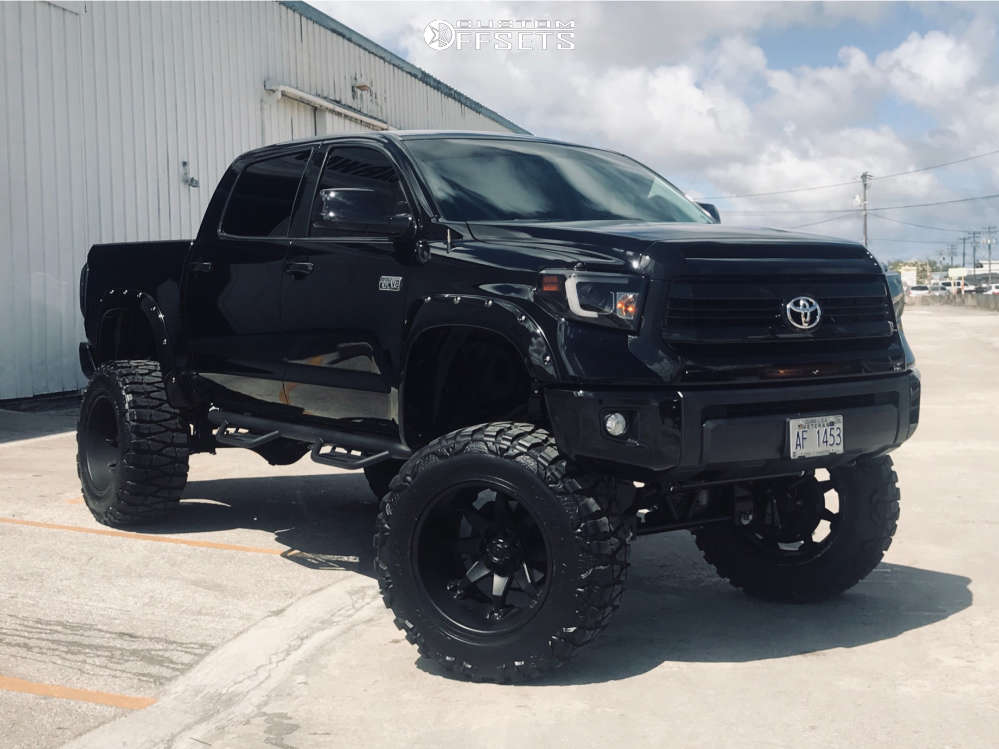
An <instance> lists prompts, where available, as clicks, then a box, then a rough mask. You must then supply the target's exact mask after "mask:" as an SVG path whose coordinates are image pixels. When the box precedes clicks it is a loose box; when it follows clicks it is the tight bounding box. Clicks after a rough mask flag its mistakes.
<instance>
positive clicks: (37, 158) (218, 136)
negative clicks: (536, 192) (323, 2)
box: [0, 2, 506, 399]
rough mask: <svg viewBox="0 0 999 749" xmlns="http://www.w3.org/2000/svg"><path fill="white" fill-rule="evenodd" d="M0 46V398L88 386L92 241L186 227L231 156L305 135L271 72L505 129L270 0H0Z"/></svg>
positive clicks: (423, 117) (404, 113)
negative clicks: (81, 284)
mask: <svg viewBox="0 0 999 749" xmlns="http://www.w3.org/2000/svg"><path fill="white" fill-rule="evenodd" d="M0 42H2V44H3V53H2V57H0V89H2V92H3V94H2V96H3V112H2V115H0V168H2V171H0V258H2V259H3V261H4V262H3V263H2V265H0V399H4V398H15V397H22V396H28V395H34V394H38V393H49V392H58V391H63V390H70V389H73V388H75V387H79V386H80V385H81V384H83V381H84V380H83V378H82V375H80V373H79V366H78V363H77V354H76V349H77V344H78V342H79V341H80V340H81V337H82V325H81V322H80V313H79V309H78V302H77V283H78V274H79V270H80V266H81V264H82V262H83V260H84V257H85V254H86V251H87V249H88V248H89V247H90V245H91V244H94V243H98V242H131V241H140V240H148V239H177V238H187V237H191V236H193V235H194V233H195V231H196V229H197V226H198V223H199V221H200V218H201V214H202V211H203V209H204V208H205V206H206V205H207V203H208V200H209V199H210V197H211V193H212V190H213V188H214V186H215V183H216V181H217V180H218V178H219V177H220V176H221V174H222V172H223V171H224V170H225V168H226V167H227V166H228V164H229V162H230V161H231V160H232V159H233V158H234V157H235V156H236V155H238V154H239V153H241V152H243V151H246V150H248V149H250V148H255V147H257V146H260V145H264V144H265V143H269V142H275V141H280V140H286V139H288V138H291V137H301V136H302V135H304V134H308V133H310V132H312V131H311V130H310V129H309V128H313V129H314V128H315V126H316V125H315V123H316V118H315V117H314V116H313V114H312V112H311V111H310V110H311V108H310V107H308V106H307V105H303V104H300V103H298V102H295V101H291V100H289V99H287V98H280V99H278V98H276V97H274V96H273V95H272V94H269V93H267V92H266V91H265V90H264V82H265V81H272V82H275V83H278V84H285V85H288V86H293V87H295V88H298V89H301V90H304V91H306V92H308V93H311V94H316V95H320V96H323V97H327V98H332V99H335V100H338V101H340V102H342V103H344V104H347V105H349V106H351V107H353V108H355V109H358V110H360V111H362V112H364V113H366V114H369V115H371V116H373V117H376V118H379V119H382V120H384V121H386V122H388V123H389V124H390V125H391V126H392V127H396V128H461V129H472V130H504V129H506V128H504V126H503V124H501V123H500V122H498V121H497V120H494V119H492V118H490V117H488V116H486V115H485V114H483V113H480V112H477V111H474V110H473V109H471V108H469V107H466V106H464V105H463V104H462V103H460V102H459V101H457V100H456V99H455V98H453V97H451V96H448V95H447V94H446V93H445V92H443V91H441V90H439V89H438V88H437V87H434V86H431V85H426V84H425V83H423V82H421V81H419V80H417V79H416V78H415V77H414V76H413V75H410V74H409V73H407V72H406V71H404V70H402V69H400V68H399V67H397V66H395V65H393V64H392V63H391V62H389V61H387V60H385V59H383V58H382V57H380V56H378V55H376V54H373V53H372V52H369V51H367V50H365V49H362V48H361V47H360V46H358V45H356V44H354V43H352V42H351V41H349V40H348V39H346V38H344V37H343V36H341V35H338V34H335V33H332V32H331V31H329V30H328V29H326V28H324V27H322V26H320V25H318V24H317V23H314V22H313V21H312V20H309V19H307V18H305V17H303V16H302V15H301V14H300V13H298V12H296V11H295V10H293V9H290V8H288V7H284V6H282V5H278V4H276V3H253V2H251V3H243V2H232V3H228V2H225V3H223V2H219V3H179V2H178V3H144V2H143V3H138V2H137V3H131V2H122V3H79V2H77V3H74V2H62V3H58V4H56V3H46V2H36V3H0ZM357 83H364V84H367V85H368V86H370V89H371V90H370V92H363V91H358V90H357V89H356V88H354V84H357ZM324 122H328V123H329V125H328V126H327V127H326V128H325V129H328V130H330V131H336V132H342V131H345V130H349V129H352V128H356V129H360V126H359V125H355V124H354V123H353V122H352V121H350V120H345V119H342V118H339V117H332V118H330V119H328V120H324ZM300 130H301V132H300ZM182 161H187V162H189V163H190V169H191V175H192V176H195V177H197V178H198V180H199V181H200V183H201V187H200V188H198V189H192V188H190V187H188V186H187V185H185V184H184V183H183V182H182V180H181V176H182V172H181V162H182Z"/></svg>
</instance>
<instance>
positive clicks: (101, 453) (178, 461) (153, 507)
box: [76, 360, 188, 526]
mask: <svg viewBox="0 0 999 749" xmlns="http://www.w3.org/2000/svg"><path fill="white" fill-rule="evenodd" d="M76 442H77V457H76V466H77V472H78V474H79V476H80V483H81V484H82V486H83V499H84V501H85V502H86V504H87V507H88V508H89V509H90V512H92V513H93V515H94V517H95V518H97V520H98V521H99V522H101V523H103V524H105V525H112V526H121V525H135V524H139V523H148V522H152V521H155V520H159V519H160V518H162V517H163V516H164V515H166V514H167V512H168V511H169V510H170V509H172V508H173V507H174V506H176V504H177V503H178V500H179V499H180V493H181V491H182V490H183V489H184V484H185V483H187V457H188V430H187V425H186V424H185V423H184V421H183V419H182V418H181V416H180V414H178V413H177V410H176V409H175V408H173V406H171V405H170V403H169V402H168V401H167V397H166V392H165V390H164V388H163V376H162V374H161V373H160V367H159V365H158V364H157V363H156V362H151V361H138V360H136V361H113V362H108V363H107V364H104V365H102V366H101V367H100V368H99V369H98V370H97V371H96V372H95V373H94V376H93V378H92V379H91V380H90V384H89V385H87V389H86V391H85V392H84V395H83V402H82V404H81V405H80V420H79V423H78V425H77V430H76Z"/></svg>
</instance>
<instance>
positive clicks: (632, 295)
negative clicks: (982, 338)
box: [78, 132, 920, 681]
mask: <svg viewBox="0 0 999 749" xmlns="http://www.w3.org/2000/svg"><path fill="white" fill-rule="evenodd" d="M80 298H81V307H82V311H83V316H84V319H85V323H86V334H87V341H86V342H84V343H82V344H81V346H80V356H81V363H82V366H83V369H84V371H85V372H86V373H87V375H88V376H89V377H90V383H89V385H88V386H87V389H86V393H85V395H84V399H83V404H82V408H81V413H80V421H79V428H78V444H79V455H78V467H79V474H80V479H81V481H82V484H83V495H84V498H85V499H86V503H87V506H88V507H89V508H90V510H91V511H92V512H93V514H94V516H95V517H96V518H97V519H98V520H99V521H101V522H102V523H106V524H109V525H130V524H142V523H148V522H151V521H153V520H156V519H159V518H161V517H162V516H164V515H165V514H166V513H167V512H169V511H170V510H171V508H172V507H174V506H176V504H177V502H178V500H179V498H180V495H181V492H182V490H183V488H184V484H185V481H186V479H187V471H188V456H189V455H190V454H192V453H195V452H204V451H207V452H214V451H215V449H216V448H218V447H245V448H249V449H251V450H254V451H255V452H257V453H259V454H260V455H261V456H263V457H264V458H265V459H266V460H268V461H269V462H270V463H273V464H287V463H291V462H294V461H296V460H298V459H299V458H301V457H302V456H304V455H305V454H306V453H311V457H312V459H313V460H316V461H319V462H320V463H325V464H328V465H332V466H338V467H341V468H347V469H363V470H364V472H365V474H366V475H367V477H368V480H369V482H370V484H371V487H372V489H373V490H374V492H375V493H376V494H377V495H378V496H379V497H380V498H381V504H380V507H379V513H378V519H377V524H376V528H375V529H374V533H375V549H376V561H375V567H376V572H377V576H378V580H379V583H380V586H381V590H382V594H383V596H384V599H385V603H386V604H387V605H388V606H389V607H390V608H391V609H392V610H393V612H394V613H395V617H396V619H395V621H396V624H397V625H398V626H399V627H400V629H402V630H403V631H404V632H405V634H406V636H407V637H408V638H409V640H410V641H412V642H413V643H415V644H416V645H418V646H419V648H420V651H421V652H422V653H423V654H424V655H426V656H427V657H429V658H432V659H434V660H436V661H438V662H439V663H441V664H443V666H444V667H445V668H447V669H449V670H451V671H453V672H455V673H457V674H460V675H463V676H465V677H467V678H471V679H482V680H496V681H515V680H523V679H528V678H533V677H535V676H537V675H539V674H541V673H543V672H545V671H548V670H549V669H551V668H554V667H556V666H559V665H560V664H561V663H563V662H564V661H565V660H566V659H568V658H569V657H570V656H571V655H572V654H573V653H574V652H575V651H576V650H577V649H578V648H579V647H581V646H583V645H586V644H587V643H589V642H590V641H591V640H593V638H594V637H596V635H597V634H598V633H599V632H600V631H601V630H602V629H603V628H604V627H605V625H606V624H607V622H608V619H609V618H610V615H611V613H612V612H613V611H614V610H615V609H616V608H617V607H618V603H619V601H620V599H621V592H622V589H623V585H624V581H625V575H626V572H627V568H628V552H629V543H630V541H631V538H632V537H633V536H634V534H635V533H638V534H641V533H654V532H660V531H669V530H676V529H689V530H691V531H693V533H694V535H695V537H696V540H697V545H698V546H699V547H700V548H701V550H702V551H703V553H704V555H705V557H706V558H707V560H708V561H709V562H710V563H711V564H713V565H714V566H715V568H716V569H717V570H718V572H719V573H720V574H721V575H722V576H724V577H725V578H727V579H728V580H729V581H731V583H732V584H733V585H735V586H737V587H739V588H742V589H744V590H745V591H746V592H748V593H750V594H753V595H756V596H762V597H765V598H769V599H774V600H780V601H813V600H819V599H823V598H826V597H828V596H832V595H835V594H837V593H840V592H842V591H844V590H846V589H847V588H850V587H851V586H852V585H854V584H855V583H857V582H858V581H859V580H861V579H862V578H863V577H864V576H865V575H867V574H868V573H869V572H870V571H871V570H872V569H873V568H874V567H875V566H876V565H877V564H878V562H879V561H880V560H881V558H882V555H883V553H884V551H885V550H886V549H887V548H888V545H889V544H890V543H891V539H892V535H893V534H894V532H895V528H896V521H897V519H898V502H899V493H898V489H897V488H896V476H895V473H894V472H893V470H892V463H891V459H890V458H889V457H888V456H887V453H888V452H890V451H891V450H892V449H894V448H895V447H898V446H899V445H900V444H902V442H904V441H905V440H906V439H908V438H909V437H910V436H911V435H912V433H913V431H914V430H915V428H916V424H917V422H918V419H919V392H920V390H919V377H918V374H917V372H916V370H914V369H913V363H914V362H913V356H912V353H911V351H910V349H909V347H908V345H907V343H906V341H905V337H904V336H903V333H902V329H901V327H900V325H899V321H898V319H897V315H896V313H895V311H894V310H893V307H892V299H891V296H890V294H889V291H888V287H887V285H886V280H885V275H884V273H883V272H882V270H881V268H880V267H879V266H878V264H877V262H875V260H874V258H873V257H872V256H871V255H870V254H869V253H868V251H867V250H866V249H865V248H864V247H863V246H862V245H859V244H856V243H853V242H848V241H843V240H834V239H828V238H823V237H818V236H814V235H803V234H792V233H788V232H785V231H778V230H772V229H745V228H732V227H723V226H721V225H719V223H718V216H717V211H716V210H715V209H714V207H713V206H709V205H698V204H695V203H692V202H691V201H690V200H688V199H687V198H686V197H684V195H683V193H681V192H680V191H679V190H677V189H676V188H675V187H673V185H671V184H670V183H669V182H668V181H666V180H665V179H663V178H662V177H660V176H658V175H657V174H655V173H653V172H652V171H650V170H649V169H647V168H646V167H644V166H642V165H641V164H638V163H636V162H635V161H633V160H631V159H629V158H627V157H625V156H622V155H620V154H616V153H611V152H608V151H604V150H598V149H593V148H584V147H580V146H575V145H569V144H564V143H558V142H554V141H549V140H544V139H540V138H532V137H521V136H500V135H494V134H481V133H479V134H476V133H446V132H435V133H426V132H421V133H406V132H386V133H373V134H365V135H357V136H350V137H339V138H321V139H314V140H306V141H298V142H293V143H287V144H282V145H276V146H270V147H267V148H262V149H259V150H255V151H251V152H249V153H247V154H244V155H242V156H240V157H239V158H238V159H236V161H235V162H234V163H233V164H232V166H231V167H230V168H229V170H228V171H227V172H226V174H225V176H224V177H223V178H222V180H221V183H220V184H219V186H218V188H217V190H216V191H215V194H214V197H213V198H212V200H211V203H210V204H209V207H208V210H207V212H206V214H205V216H204V219H203V221H202V224H201V228H200V230H199V232H198V235H197V238H196V239H194V240H193V241H184V242H177V241H173V242H147V243H132V244H108V245H96V246H94V247H93V248H91V250H90V253H89V256H88V258H87V263H86V265H85V267H84V268H83V272H82V276H81V295H80Z"/></svg>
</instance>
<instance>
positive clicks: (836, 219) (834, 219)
mask: <svg viewBox="0 0 999 749" xmlns="http://www.w3.org/2000/svg"><path fill="white" fill-rule="evenodd" d="M845 218H850V217H849V216H833V217H832V218H824V219H822V220H821V221H811V222H809V223H807V224H796V225H794V226H789V227H788V228H789V229H804V228H805V227H806V226H818V225H819V224H828V223H829V222H830V221H842V220H843V219H845Z"/></svg>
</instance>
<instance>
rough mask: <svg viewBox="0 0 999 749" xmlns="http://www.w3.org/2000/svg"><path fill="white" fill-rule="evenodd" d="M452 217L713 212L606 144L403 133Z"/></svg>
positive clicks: (661, 217) (694, 218)
mask: <svg viewBox="0 0 999 749" xmlns="http://www.w3.org/2000/svg"><path fill="white" fill-rule="evenodd" d="M406 149H407V150H408V151H409V152H410V154H412V156H413V158H414V160H415V161H416V163H417V166H418V167H419V169H420V172H421V173H422V175H423V177H424V179H425V180H426V182H427V184H428V186H429V187H430V192H431V193H432V194H433V197H434V200H435V201H436V202H437V206H438V208H439V209H440V211H441V215H442V216H443V217H444V218H446V219H449V220H452V221H595V220H622V219H623V220H626V221H686V222H694V223H701V224H710V223H712V220H711V219H710V218H709V217H708V216H707V214H705V213H704V211H702V210H701V209H700V208H699V207H698V206H697V205H696V204H694V203H692V202H691V201H689V200H687V198H685V197H684V196H683V194H682V193H681V192H680V191H679V190H677V189H676V188H675V187H673V186H672V185H671V184H670V183H669V182H667V181H666V180H664V179H662V178H661V177H659V176H658V175H656V174H655V173H654V172H652V171H651V170H649V169H647V168H646V167H644V166H642V165H641V164H639V163H638V162H635V161H632V160H631V159H629V158H626V157H624V156H620V155H618V154H614V153H608V152H607V151H599V150H596V149H592V148H581V147H579V146H565V145H560V144H556V143H537V142H534V141H516V140H499V139H496V140H489V139H484V138H428V139H412V140H407V141H406Z"/></svg>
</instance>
